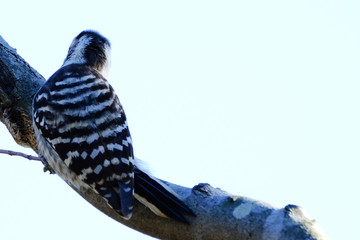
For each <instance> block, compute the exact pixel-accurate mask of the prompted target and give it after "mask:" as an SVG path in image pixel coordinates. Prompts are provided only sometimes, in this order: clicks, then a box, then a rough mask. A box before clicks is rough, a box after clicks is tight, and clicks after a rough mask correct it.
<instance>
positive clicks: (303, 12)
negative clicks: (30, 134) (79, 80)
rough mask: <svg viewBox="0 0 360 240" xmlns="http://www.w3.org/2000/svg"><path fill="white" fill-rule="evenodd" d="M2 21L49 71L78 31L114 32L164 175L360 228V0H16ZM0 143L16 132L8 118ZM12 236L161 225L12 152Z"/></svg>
mask: <svg viewBox="0 0 360 240" xmlns="http://www.w3.org/2000/svg"><path fill="white" fill-rule="evenodd" d="M1 10H2V11H1V15H0V35H2V37H3V38H4V39H5V40H7V41H8V43H9V44H10V45H11V46H12V47H14V48H16V49H17V50H18V53H19V54H20V55H21V56H22V57H24V58H25V60H27V61H28V62H29V64H30V65H31V66H32V67H34V68H35V69H36V70H37V71H38V72H39V73H41V74H42V75H43V76H44V77H45V78H48V77H50V76H51V74H52V73H54V72H55V71H56V70H57V69H58V68H59V67H60V65H61V64H62V62H63V59H64V58H65V55H66V52H67V49H68V47H69V45H70V43H71V41H72V39H73V38H74V37H75V36H76V35H77V34H78V33H80V32H81V31H82V30H84V29H95V30H98V31H99V32H100V33H102V34H103V35H104V36H106V37H107V38H108V39H109V40H110V41H111V43H112V47H113V52H112V60H113V61H112V68H111V71H110V76H109V81H110V83H111V84H112V86H113V87H114V88H115V90H116V92H117V94H118V96H119V98H120V100H121V102H122V104H123V106H124V109H125V112H126V114H127V118H128V122H129V125H130V131H131V134H132V137H133V142H134V151H135V155H136V156H137V157H139V158H141V159H143V160H144V161H146V162H148V163H149V165H150V166H151V169H152V170H153V172H154V174H155V176H157V177H159V178H162V179H165V180H167V181H170V182H173V183H177V184H180V185H184V186H188V187H192V186H194V185H196V184H198V183H199V182H207V183H210V184H211V185H212V186H214V187H219V188H221V189H223V190H225V191H228V192H230V193H233V194H237V195H241V196H246V197H251V198H254V199H257V200H261V201H264V202H266V203H268V204H271V205H274V206H277V207H284V206H285V205H287V204H296V205H300V206H302V207H303V208H304V209H305V211H306V212H307V214H308V215H309V216H310V217H311V218H312V219H315V220H316V221H317V222H318V223H319V225H320V226H321V228H322V229H323V230H324V231H325V233H326V234H327V235H328V236H329V238H330V239H360V233H359V231H358V226H359V223H360V222H359V220H358V216H359V214H360V204H359V203H360V194H359V182H360V176H359V175H360V174H359V169H360V163H359V162H360V161H359V160H360V150H359V149H360V127H359V124H360V111H359V105H360V94H359V92H360V81H359V80H360V70H359V66H360V59H359V56H360V44H359V43H360V34H359V33H360V32H359V25H360V16H359V11H360V2H359V1H355V0H354V1H350V0H348V1H347V0H345V1H344V0H342V1H340V0H333V1H320V0H311V1H310V0H304V1H285V0H284V1H279V0H274V1H260V0H259V1H101V2H99V1H89V0H87V1H58V2H57V3H54V2H51V1H43V2H42V1H6V2H3V3H2V4H1ZM0 134H1V135H2V138H1V144H0V148H7V149H11V150H17V151H22V152H26V153H30V154H34V153H33V152H32V151H31V150H29V149H24V148H22V147H20V146H18V145H16V144H15V143H14V141H13V139H12V137H11V136H10V134H9V133H8V132H7V130H6V129H5V127H4V126H3V125H2V124H1V126H0ZM0 157H1V159H0V161H1V164H2V174H1V175H0V186H1V188H2V191H1V192H2V194H3V197H1V198H0V239H4V240H5V239H6V240H17V239H24V238H26V239H37V240H42V239H49V237H50V238H51V239H52V240H57V239H61V240H62V239H65V238H66V239H76V238H77V239H88V240H95V239H96V240H98V239H151V238H150V237H147V236H145V235H142V234H141V233H138V232H136V231H134V230H132V229H129V228H127V227H125V226H123V225H121V224H119V223H117V222H115V221H114V220H112V219H110V218H108V217H107V216H105V215H104V214H102V213H101V212H99V211H98V210H97V209H95V208H94V207H92V206H91V205H90V204H88V203H87V202H86V201H85V200H83V199H82V198H81V197H80V196H78V195H77V194H76V193H75V192H74V191H73V190H72V189H71V188H70V187H68V186H67V185H66V184H65V183H64V182H62V180H61V179H60V178H58V177H57V176H54V175H51V176H50V175H49V174H47V173H43V172H42V166H41V164H39V163H38V162H30V161H28V160H26V159H21V158H15V157H10V156H5V155H3V156H0Z"/></svg>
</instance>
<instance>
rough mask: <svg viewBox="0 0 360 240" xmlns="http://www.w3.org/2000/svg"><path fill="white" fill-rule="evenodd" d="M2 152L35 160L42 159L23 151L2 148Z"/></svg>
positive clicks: (0, 150)
mask: <svg viewBox="0 0 360 240" xmlns="http://www.w3.org/2000/svg"><path fill="white" fill-rule="evenodd" d="M0 153H2V154H7V155H10V156H18V157H23V158H26V159H29V160H34V161H41V158H39V157H36V156H32V155H28V154H25V153H21V152H15V151H11V150H5V149H0Z"/></svg>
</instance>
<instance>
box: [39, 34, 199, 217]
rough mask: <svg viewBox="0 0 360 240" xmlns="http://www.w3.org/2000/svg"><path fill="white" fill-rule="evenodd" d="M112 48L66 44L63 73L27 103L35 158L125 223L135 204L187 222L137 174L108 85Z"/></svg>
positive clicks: (94, 41)
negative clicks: (101, 202) (95, 196)
mask: <svg viewBox="0 0 360 240" xmlns="http://www.w3.org/2000/svg"><path fill="white" fill-rule="evenodd" d="M109 67H110V42H109V41H108V40H107V39H106V38H105V37H103V36H102V35H100V34H99V33H98V32H96V31H92V30H86V31H83V32H81V33H80V34H79V35H78V36H76V37H75V38H74V40H73V41H72V43H71V45H70V47H69V50H68V53H67V56H66V58H65V60H64V63H63V65H62V66H61V68H60V69H59V70H58V71H56V72H55V73H54V74H53V75H52V76H51V77H50V78H49V79H48V81H47V82H46V83H45V84H44V85H43V86H42V87H41V88H40V90H39V91H38V92H37V94H36V95H35V96H34V100H33V127H34V131H35V135H36V140H37V143H38V153H39V155H40V156H42V157H43V158H44V159H46V163H47V164H48V165H49V166H50V167H51V168H52V169H53V170H54V171H55V173H56V174H58V175H59V176H60V177H61V178H62V179H63V180H64V181H65V182H67V183H68V184H69V185H71V186H72V187H75V188H76V189H79V190H84V189H89V188H90V189H92V190H94V191H95V192H96V193H98V194H99V195H100V196H101V197H103V198H104V199H105V200H106V202H107V203H108V205H109V206H110V207H111V208H113V209H114V210H115V211H116V212H117V213H118V214H119V215H120V216H121V217H123V218H125V219H129V218H130V217H131V214H132V210H133V202H134V198H135V199H137V200H138V201H140V202H141V203H143V204H144V205H145V206H147V207H149V208H150V209H151V210H152V211H153V212H154V213H156V214H157V215H159V216H162V217H169V218H173V219H175V220H178V221H181V222H185V223H187V222H188V221H187V219H186V218H185V217H184V214H188V215H192V216H194V213H193V212H192V210H191V209H190V208H189V207H188V206H187V205H185V204H184V202H183V201H182V200H181V199H180V198H179V197H178V196H177V195H176V193H175V192H173V191H172V190H171V189H170V188H169V187H168V186H167V185H165V184H164V183H163V182H162V181H160V180H158V179H156V178H155V177H153V176H151V175H150V174H148V173H146V171H144V170H143V169H140V166H139V164H138V163H137V160H136V159H135V158H134V153H133V145H132V139H131V136H130V131H129V127H128V123H127V120H126V116H125V112H124V109H123V107H122V105H121V104H120V101H119V98H118V97H117V95H116V94H115V92H114V89H113V88H112V87H111V85H110V84H109V82H108V81H107V80H106V77H107V72H108V69H109Z"/></svg>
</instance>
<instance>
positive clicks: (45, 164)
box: [40, 155, 55, 174]
mask: <svg viewBox="0 0 360 240" xmlns="http://www.w3.org/2000/svg"><path fill="white" fill-rule="evenodd" d="M40 158H41V162H42V163H43V164H44V168H43V170H44V172H49V173H50V174H55V171H54V169H52V167H50V165H49V163H48V162H47V160H46V159H45V157H44V156H41V155H40Z"/></svg>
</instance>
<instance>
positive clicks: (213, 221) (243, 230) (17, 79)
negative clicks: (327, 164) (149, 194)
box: [0, 36, 327, 240]
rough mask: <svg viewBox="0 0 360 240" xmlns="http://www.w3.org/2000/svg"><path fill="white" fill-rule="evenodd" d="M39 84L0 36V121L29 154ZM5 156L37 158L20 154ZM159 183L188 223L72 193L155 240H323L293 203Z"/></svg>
mask: <svg viewBox="0 0 360 240" xmlns="http://www.w3.org/2000/svg"><path fill="white" fill-rule="evenodd" d="M44 82H45V79H44V78H43V77H42V76H41V75H40V74H39V73H37V72H36V70H34V69H33V68H31V67H30V66H29V64H28V63H26V62H25V60H24V59H22V58H21V57H20V56H19V55H18V54H17V53H16V50H15V49H13V48H11V47H10V46H9V45H8V44H7V43H6V42H5V40H4V39H3V38H2V37H1V36H0V119H1V121H2V122H3V123H4V124H5V126H6V127H7V129H8V130H9V132H10V133H11V135H12V136H13V138H14V139H15V141H16V142H17V143H18V144H20V145H22V146H27V147H31V148H32V149H34V151H35V152H37V144H36V141H35V137H34V133H33V128H32V117H31V112H32V111H31V110H32V109H31V108H32V107H31V105H32V98H33V96H34V94H35V93H36V91H37V90H38V89H39V88H40V87H41V86H42V85H43V83H44ZM0 153H1V151H0ZM8 154H10V155H19V156H22V157H25V158H27V159H30V160H37V159H36V157H34V158H33V157H30V156H28V155H25V154H15V153H14V152H8ZM165 183H166V184H168V185H169V186H170V187H171V188H172V189H173V190H174V191H175V192H177V193H178V194H179V196H180V197H181V198H182V199H184V201H185V203H186V204H187V205H188V206H189V207H190V208H191V209H192V210H193V211H194V212H195V213H196V215H197V217H189V216H188V219H189V221H190V225H186V224H182V223H179V222H176V221H173V220H170V219H166V218H161V217H158V216H156V215H154V214H153V213H152V212H151V211H150V210H149V209H147V208H146V207H144V206H143V205H141V204H139V203H137V202H136V203H135V206H134V213H133V216H132V218H131V219H130V220H124V219H122V218H121V217H119V215H118V214H117V213H116V212H115V211H113V210H112V209H111V208H109V207H108V206H107V204H106V203H105V202H104V200H103V199H102V198H101V197H99V196H98V195H97V194H96V193H95V192H93V191H91V190H87V191H77V192H78V193H79V194H80V195H81V196H82V197H83V198H85V199H86V200H87V201H88V202H89V203H91V204H92V205H93V206H94V207H96V208H98V209H99V210H100V211H102V212H104V213H105V214H107V215H108V216H110V217H111V218H113V219H115V220H116V221H118V222H120V223H122V224H125V225H127V226H129V227H131V228H133V229H135V230H138V231H140V232H143V233H145V234H148V235H151V236H153V237H157V238H160V239H187V240H191V239H209V240H216V239H222V240H226V239H254V240H257V239H267V240H273V239H274V240H275V239H287V240H291V239H293V240H295V239H296V240H300V239H309V240H310V239H314V240H315V239H327V238H326V236H325V235H324V234H323V233H322V232H321V230H320V229H319V227H318V225H317V224H316V223H315V222H314V221H312V220H310V219H309V218H308V217H307V216H306V215H305V213H304V211H303V210H302V208H300V207H298V206H295V205H287V206H286V207H284V208H275V207H272V206H270V205H268V204H266V203H262V202H259V201H255V200H252V199H249V198H246V197H241V196H234V195H231V194H229V193H227V192H224V191H222V190H220V189H217V188H213V187H211V186H210V185H209V184H206V183H202V184H198V185H197V186H195V187H193V188H192V189H190V188H186V187H182V186H178V185H175V184H172V183H167V182H165ZM75 191H76V190H75ZM14 207H15V206H14Z"/></svg>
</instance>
